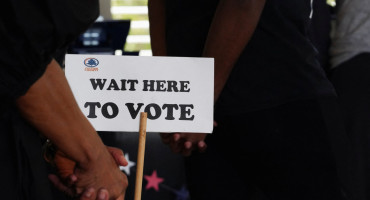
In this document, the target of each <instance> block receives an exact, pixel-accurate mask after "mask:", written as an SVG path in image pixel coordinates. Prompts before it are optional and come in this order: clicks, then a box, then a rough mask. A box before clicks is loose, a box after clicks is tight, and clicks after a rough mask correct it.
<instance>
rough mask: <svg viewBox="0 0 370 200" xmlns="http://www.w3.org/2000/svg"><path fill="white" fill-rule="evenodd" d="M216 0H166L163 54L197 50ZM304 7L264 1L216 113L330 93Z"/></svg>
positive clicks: (307, 4)
mask: <svg viewBox="0 0 370 200" xmlns="http://www.w3.org/2000/svg"><path fill="white" fill-rule="evenodd" d="M217 4H218V1H216V0H203V1H195V0H194V1H191V0H189V1H176V0H173V1H167V4H166V6H167V13H166V14H167V15H166V16H167V17H166V20H167V22H166V28H167V31H166V40H167V52H168V55H169V56H194V57H199V56H201V55H202V51H203V46H204V42H205V38H206V37H207V34H208V29H209V26H210V23H211V21H212V17H213V14H214V11H215V9H216V7H217ZM195 5H196V6H195ZM310 13H311V5H310V1H308V0H299V1H297V0H290V1H280V0H267V1H266V5H265V8H264V10H263V12H262V15H261V19H260V21H259V23H258V25H257V28H256V30H255V33H254V35H253V36H252V38H251V40H250V42H249V43H248V45H247V46H246V47H245V49H244V51H243V53H242V55H241V56H240V58H239V60H238V62H237V64H236V65H235V67H234V69H233V71H232V73H231V75H230V78H229V80H228V82H227V84H226V85H225V88H224V90H223V92H222V93H221V96H220V98H219V100H218V102H217V104H216V108H215V109H216V110H215V112H216V115H230V114H240V113H244V112H247V111H253V110H259V109H263V108H268V107H273V106H276V105H279V104H282V103H286V102H289V101H294V100H299V99H305V98H312V97H318V96H323V95H325V96H334V95H335V92H334V90H333V87H332V86H331V84H330V82H329V81H328V80H327V78H326V75H325V72H324V70H323V69H322V68H321V67H320V64H319V62H318V61H317V60H316V58H315V57H316V55H317V51H316V50H315V49H314V48H313V45H312V43H311V42H310V40H309V39H307V37H308V30H309V25H310ZM236 108H237V109H236Z"/></svg>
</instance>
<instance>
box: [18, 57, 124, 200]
mask: <svg viewBox="0 0 370 200" xmlns="http://www.w3.org/2000/svg"><path fill="white" fill-rule="evenodd" d="M17 106H18V108H19V110H20V111H21V113H22V114H23V115H24V117H25V118H26V119H27V120H28V121H29V122H30V123H31V124H32V125H34V127H36V128H37V129H38V130H39V131H40V132H41V134H42V135H44V136H45V137H47V138H49V139H50V140H51V141H52V142H53V143H54V145H55V146H56V147H57V148H58V149H59V150H61V151H62V152H63V153H65V154H66V155H67V157H68V158H70V159H72V160H74V161H75V162H76V163H77V166H76V171H75V173H76V175H77V176H79V177H78V178H79V182H78V183H77V186H79V187H83V188H87V187H94V188H96V189H100V188H106V189H108V191H109V194H111V195H112V196H113V197H118V196H120V195H122V194H123V193H124V189H125V188H126V186H127V179H126V178H125V177H124V175H123V174H122V173H121V172H120V170H119V169H118V167H117V164H116V163H115V161H114V159H113V158H112V156H110V154H109V152H108V150H107V149H106V147H105V145H104V144H103V142H102V141H101V139H100V137H99V136H98V134H97V133H96V131H95V130H94V128H93V127H92V125H91V124H90V123H89V122H88V120H87V119H86V117H85V116H84V115H83V114H82V112H81V111H80V109H79V107H78V105H77V103H76V101H75V99H74V97H73V94H72V91H71V90H70V88H69V85H68V83H67V80H66V78H65V76H64V72H63V71H62V69H61V68H60V66H59V65H58V63H57V62H56V61H55V60H52V61H51V63H50V64H49V65H48V66H47V69H46V71H45V73H44V74H43V76H42V77H41V78H40V79H39V80H38V81H36V82H35V83H34V84H33V85H32V86H31V88H30V89H29V90H28V92H27V93H26V94H25V95H24V96H22V97H20V98H18V100H17Z"/></svg>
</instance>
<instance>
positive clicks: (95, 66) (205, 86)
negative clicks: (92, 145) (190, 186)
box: [65, 54, 214, 133]
mask: <svg viewBox="0 0 370 200" xmlns="http://www.w3.org/2000/svg"><path fill="white" fill-rule="evenodd" d="M213 66H214V60H213V58H187V57H146V56H145V57H141V56H113V55H81V54H80V55H72V54H68V55H67V56H66V63H65V73H66V77H67V80H68V82H69V84H70V86H71V88H72V92H73V94H74V96H75V98H76V100H77V103H78V105H79V107H80V108H81V110H82V112H83V113H84V114H85V116H86V117H87V118H88V120H89V121H90V122H91V124H92V125H93V126H94V128H95V129H96V130H97V131H125V132H137V131H138V130H139V120H140V113H141V112H147V115H148V120H147V132H199V133H211V132H212V130H213V84H214V78H213V77H214V67H213Z"/></svg>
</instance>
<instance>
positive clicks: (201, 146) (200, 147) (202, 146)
mask: <svg viewBox="0 0 370 200" xmlns="http://www.w3.org/2000/svg"><path fill="white" fill-rule="evenodd" d="M206 149H207V144H206V143H205V142H204V141H203V140H202V141H199V142H198V151H199V152H204V151H205V150H206Z"/></svg>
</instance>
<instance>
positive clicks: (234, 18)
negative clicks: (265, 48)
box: [149, 0, 265, 156]
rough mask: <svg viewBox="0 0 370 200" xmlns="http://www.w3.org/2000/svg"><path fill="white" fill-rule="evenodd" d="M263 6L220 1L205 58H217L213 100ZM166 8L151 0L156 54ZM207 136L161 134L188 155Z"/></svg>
mask: <svg viewBox="0 0 370 200" xmlns="http://www.w3.org/2000/svg"><path fill="white" fill-rule="evenodd" d="M153 4H154V5H153ZM264 5H265V0H235V1H230V0H220V2H219V5H218V7H217V10H216V12H215V15H214V18H213V21H212V24H211V26H210V29H209V32H208V36H207V40H206V43H205V46H204V49H203V57H213V58H214V59H215V77H214V78H215V86H214V102H216V101H217V99H218V97H219V96H220V94H221V92H222V90H223V88H224V86H225V84H226V81H227V79H228V78H229V75H230V73H231V71H232V69H233V67H234V65H235V63H236V61H237V60H238V58H239V56H240V55H241V53H242V51H243V49H244V47H245V46H246V45H247V44H248V42H249V40H250V38H251V37H252V35H253V33H254V30H255V28H256V26H257V24H258V21H259V18H260V16H261V13H262V10H263V8H264ZM164 7H165V5H164V0H161V1H154V0H152V1H150V0H149V13H152V15H149V20H150V24H151V25H150V29H151V34H152V36H151V37H152V40H155V43H152V47H153V55H157V54H158V55H160V54H161V53H162V52H163V51H165V37H164V34H163V33H164V28H165V26H164V25H163V24H164V19H165V13H164V12H163V9H162V8H164ZM153 42H154V41H153ZM162 46H164V47H162ZM206 135H207V134H202V133H174V134H161V136H162V139H163V142H164V143H167V144H169V145H170V147H171V149H172V150H173V151H174V152H176V153H181V154H183V155H185V156H188V155H190V154H191V152H192V151H193V150H194V149H199V150H201V151H203V150H204V149H205V146H206V145H205V143H204V139H205V137H206Z"/></svg>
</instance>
